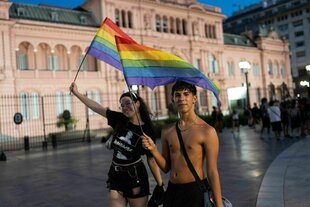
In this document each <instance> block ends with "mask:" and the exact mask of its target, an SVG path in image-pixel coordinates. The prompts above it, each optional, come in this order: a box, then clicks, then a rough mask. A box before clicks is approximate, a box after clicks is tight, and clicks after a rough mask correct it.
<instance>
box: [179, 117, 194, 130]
mask: <svg viewBox="0 0 310 207" xmlns="http://www.w3.org/2000/svg"><path fill="white" fill-rule="evenodd" d="M197 118H198V116H197V115H196V118H195V120H194V121H193V122H192V123H190V124H189V125H188V126H187V127H186V128H185V129H181V126H180V122H178V125H179V129H180V131H181V132H185V131H187V130H189V129H191V128H192V126H193V125H194V124H196V121H197Z"/></svg>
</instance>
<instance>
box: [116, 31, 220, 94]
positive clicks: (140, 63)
mask: <svg viewBox="0 0 310 207" xmlns="http://www.w3.org/2000/svg"><path fill="white" fill-rule="evenodd" d="M115 40H116V46H117V50H118V53H119V57H120V60H121V63H122V65H123V72H124V76H125V79H126V82H127V84H128V85H144V86H148V87H150V88H152V89H154V88H155V87H156V86H159V85H165V84H169V83H173V82H176V81H185V82H187V83H190V84H193V85H196V86H199V87H201V88H204V89H207V90H210V91H212V92H213V94H214V95H215V96H216V97H217V99H218V100H219V92H220V90H219V88H218V87H217V86H216V85H215V84H214V83H213V82H212V81H211V80H209V79H208V78H207V77H206V76H205V75H204V74H203V73H201V72H200V71H199V70H198V69H196V68H195V67H194V66H193V65H191V64H189V63H187V62H186V61H185V60H183V59H181V58H179V57H177V56H175V55H172V54H169V53H166V52H163V51H160V50H156V49H154V48H150V47H146V46H143V45H139V44H138V43H136V42H135V41H133V40H131V39H125V38H122V37H119V36H115Z"/></svg>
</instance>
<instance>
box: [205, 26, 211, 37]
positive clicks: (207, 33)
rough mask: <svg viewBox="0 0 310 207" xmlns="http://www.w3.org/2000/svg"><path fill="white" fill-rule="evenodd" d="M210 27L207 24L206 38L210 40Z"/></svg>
mask: <svg viewBox="0 0 310 207" xmlns="http://www.w3.org/2000/svg"><path fill="white" fill-rule="evenodd" d="M208 28H209V25H208V24H205V36H206V38H209V37H210V34H209V29H208Z"/></svg>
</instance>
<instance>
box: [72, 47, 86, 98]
mask: <svg viewBox="0 0 310 207" xmlns="http://www.w3.org/2000/svg"><path fill="white" fill-rule="evenodd" d="M89 48H90V47H88V49H87V51H86V53H85V55H84V57H83V59H82V61H81V63H80V65H79V68H78V70H77V72H76V74H75V77H74V79H73V83H74V82H75V81H76V79H77V76H78V74H79V72H80V70H81V68H82V65H83V63H84V61H85V58H86V55H87V54H88V51H89ZM69 95H71V91H70V93H69Z"/></svg>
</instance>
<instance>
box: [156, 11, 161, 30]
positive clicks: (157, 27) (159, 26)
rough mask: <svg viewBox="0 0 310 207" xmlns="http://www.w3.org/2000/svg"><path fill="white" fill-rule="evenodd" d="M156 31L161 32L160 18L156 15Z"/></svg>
mask: <svg viewBox="0 0 310 207" xmlns="http://www.w3.org/2000/svg"><path fill="white" fill-rule="evenodd" d="M156 32H161V18H160V16H159V15H156Z"/></svg>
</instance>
